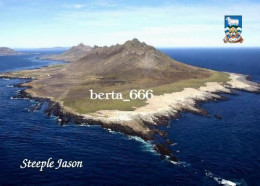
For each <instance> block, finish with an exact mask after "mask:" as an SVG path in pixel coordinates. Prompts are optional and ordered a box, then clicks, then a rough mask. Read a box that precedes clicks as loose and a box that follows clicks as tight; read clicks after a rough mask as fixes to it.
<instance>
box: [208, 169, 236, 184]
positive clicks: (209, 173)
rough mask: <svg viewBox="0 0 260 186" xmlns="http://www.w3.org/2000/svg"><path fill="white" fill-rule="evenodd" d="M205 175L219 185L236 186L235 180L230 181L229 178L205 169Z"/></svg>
mask: <svg viewBox="0 0 260 186" xmlns="http://www.w3.org/2000/svg"><path fill="white" fill-rule="evenodd" d="M205 174H206V176H208V177H210V178H213V179H214V180H215V181H216V182H217V183H218V184H220V185H225V186H236V185H237V183H236V182H232V181H230V180H226V179H223V178H220V177H217V176H215V175H214V174H213V173H211V172H209V171H206V173H205Z"/></svg>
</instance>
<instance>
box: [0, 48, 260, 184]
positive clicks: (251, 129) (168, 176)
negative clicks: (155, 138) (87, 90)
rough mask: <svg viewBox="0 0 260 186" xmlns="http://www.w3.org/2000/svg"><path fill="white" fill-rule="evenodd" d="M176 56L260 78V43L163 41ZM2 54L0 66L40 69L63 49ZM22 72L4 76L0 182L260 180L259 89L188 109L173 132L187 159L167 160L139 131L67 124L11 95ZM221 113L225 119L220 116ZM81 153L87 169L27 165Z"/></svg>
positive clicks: (0, 100) (75, 157)
mask: <svg viewBox="0 0 260 186" xmlns="http://www.w3.org/2000/svg"><path fill="white" fill-rule="evenodd" d="M160 50H161V51H163V52H165V53H166V54H168V55H169V56H171V57H172V58H174V59H176V60H179V61H182V62H185V63H187V64H192V65H196V66H199V67H204V68H210V69H214V70H220V71H227V72H236V73H243V74H247V75H250V76H251V77H252V79H253V81H256V82H260V48H163V49H160ZM26 52H30V53H31V54H28V55H21V56H0V72H7V71H13V70H19V69H33V68H39V67H41V66H46V65H50V64H54V63H61V62H55V61H41V60H38V57H39V56H41V55H44V54H49V53H59V52H61V51H46V50H44V51H41V50H38V51H34V50H31V51H26ZM24 81H26V80H22V79H0V95H1V97H0V165H1V168H0V185H8V184H13V185H17V184H19V185H28V184H30V185H32V184H47V185H64V184H67V185H72V184H73V185H83V184H97V185H99V184H109V185H115V184H126V185H185V186H186V185H220V184H229V185H232V184H234V183H235V184H237V185H260V145H259V144H260V95H257V94H253V93H248V92H241V91H237V93H238V94H237V95H224V96H225V97H227V98H228V100H227V101H220V102H218V103H212V102H209V103H203V104H202V107H203V108H205V109H206V110H207V111H208V112H209V114H210V116H209V117H204V116H199V115H194V114H192V113H182V114H181V117H180V118H179V119H174V120H171V125H170V126H169V127H165V126H164V127H161V128H163V129H164V130H166V131H167V133H168V135H169V138H170V139H171V140H173V141H174V142H175V145H174V146H172V150H173V152H174V154H175V156H176V157H177V158H178V159H179V160H180V161H181V163H180V164H179V165H174V164H172V163H170V162H168V161H166V160H163V159H161V157H160V155H159V154H158V153H156V152H155V151H154V150H153V147H152V145H151V144H149V143H146V142H144V141H143V140H141V139H140V138H137V137H132V136H126V135H123V134H121V133H117V132H112V131H109V130H107V129H102V128H101V127H100V126H98V125H97V126H83V125H76V124H74V123H68V124H66V125H60V124H59V122H58V121H57V119H56V118H55V117H48V116H46V115H45V114H44V112H43V111H44V108H46V105H43V107H42V108H41V109H40V110H33V109H31V108H33V107H34V106H35V105H36V104H37V102H35V101H32V100H28V99H12V97H14V96H16V95H17V92H18V91H19V90H21V88H18V87H13V85H16V84H18V83H21V82H24ZM214 114H218V115H221V116H222V117H223V119H222V120H219V119H217V118H215V117H213V115H214ZM50 157H52V159H53V160H58V159H63V160H80V161H83V167H82V168H74V169H58V170H55V169H44V170H43V171H42V172H40V171H39V170H38V169H20V165H21V164H22V161H23V160H24V159H31V160H37V161H38V160H41V161H42V160H48V158H50Z"/></svg>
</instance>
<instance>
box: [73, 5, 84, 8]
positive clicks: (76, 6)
mask: <svg viewBox="0 0 260 186" xmlns="http://www.w3.org/2000/svg"><path fill="white" fill-rule="evenodd" d="M85 6H86V5H83V4H74V8H83V7H85Z"/></svg>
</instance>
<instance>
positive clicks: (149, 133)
mask: <svg viewBox="0 0 260 186" xmlns="http://www.w3.org/2000/svg"><path fill="white" fill-rule="evenodd" d="M229 77H230V81H229V82H228V83H227V84H226V85H224V84H222V83H217V82H208V83H206V85H205V86H202V87H200V88H198V89H194V88H185V89H184V90H183V91H181V92H174V93H170V94H163V95H160V96H154V98H153V99H151V100H148V101H147V103H148V104H147V105H145V106H142V107H139V108H136V110H134V111H118V110H101V111H99V112H96V113H95V114H94V115H88V114H79V113H76V112H75V111H73V110H71V109H70V108H68V107H65V106H64V105H63V104H62V103H61V102H57V101H55V100H54V99H53V98H51V97H39V96H37V95H36V94H35V93H33V92H30V86H28V85H26V84H27V83H29V82H31V81H33V80H34V79H32V78H28V77H19V78H17V77H12V76H11V75H8V76H5V75H0V78H9V79H28V80H29V81H27V82H25V83H21V84H18V85H17V86H18V87H25V88H26V89H23V90H21V91H20V92H19V94H18V96H17V97H19V98H28V99H32V100H35V101H37V102H39V103H40V105H41V104H42V103H44V102H47V103H48V107H47V108H46V109H45V111H44V113H45V114H47V115H48V116H50V115H54V116H56V117H58V120H59V122H60V123H61V124H65V123H68V122H70V121H73V122H74V123H75V124H88V125H100V126H101V127H103V128H107V129H111V130H113V131H117V132H121V133H123V134H125V135H131V136H138V137H141V138H142V139H143V140H145V141H153V142H154V149H155V150H156V151H157V152H158V153H160V154H161V155H162V156H163V158H167V159H168V158H169V160H170V161H172V162H178V159H177V158H176V157H175V156H174V154H173V152H172V151H171V150H170V149H169V146H170V145H172V144H173V142H172V141H171V140H170V139H168V138H167V133H166V132H165V131H161V130H159V129H158V127H159V126H161V125H168V121H169V120H170V119H177V118H179V117H180V113H181V112H192V113H195V114H199V115H203V116H208V113H207V111H206V110H204V109H202V108H201V103H204V102H209V101H220V100H226V98H225V97H223V96H220V95H219V94H221V93H225V94H234V92H233V90H241V91H248V92H252V93H260V86H259V84H257V83H254V82H252V81H249V79H250V77H249V76H246V75H242V74H234V73H229ZM35 109H38V108H35ZM215 117H218V118H219V119H220V118H221V116H215ZM156 135H157V136H160V138H161V139H162V140H163V142H162V141H161V140H160V141H161V142H156V141H155V136H156Z"/></svg>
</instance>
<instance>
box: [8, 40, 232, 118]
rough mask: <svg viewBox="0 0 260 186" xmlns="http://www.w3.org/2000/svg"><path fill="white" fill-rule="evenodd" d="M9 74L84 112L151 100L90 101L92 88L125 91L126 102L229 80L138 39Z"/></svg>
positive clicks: (43, 94)
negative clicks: (134, 95)
mask: <svg viewBox="0 0 260 186" xmlns="http://www.w3.org/2000/svg"><path fill="white" fill-rule="evenodd" d="M6 75H10V76H12V77H31V78H35V80H33V81H32V82H29V83H26V84H25V85H27V86H30V87H31V88H30V89H27V90H26V91H27V92H28V93H30V94H31V95H33V96H37V97H48V98H51V99H52V100H54V101H57V102H60V103H62V104H63V105H64V106H65V107H66V108H67V109H69V110H70V111H72V112H75V113H80V114H93V113H95V112H97V111H100V110H121V111H133V110H135V109H136V107H140V106H144V105H145V104H147V103H146V100H132V101H130V102H123V101H122V100H111V99H110V100H91V99H90V92H89V90H90V89H93V90H94V92H97V93H99V92H103V93H106V92H112V91H115V92H121V93H123V97H124V98H125V99H126V98H128V96H129V92H130V91H131V90H132V89H146V90H147V89H151V90H153V92H154V95H162V94H164V93H172V92H180V91H182V90H183V89H184V88H199V87H201V86H203V85H205V83H207V82H222V83H226V82H227V81H228V80H229V78H228V74H225V73H222V72H217V71H212V70H208V69H203V68H198V67H194V66H190V65H186V64H183V63H180V62H177V61H175V60H173V59H171V58H170V57H168V56H167V55H165V54H163V53H161V52H160V51H158V50H156V49H155V48H154V47H152V46H149V45H147V44H145V43H141V42H139V41H138V40H137V39H134V40H131V41H127V42H126V43H124V44H123V45H114V46H111V47H94V48H93V49H92V50H89V51H88V52H86V53H85V55H84V56H83V57H82V58H80V59H79V60H77V61H73V62H71V63H67V64H63V65H57V66H51V67H46V68H42V69H35V70H27V71H20V72H13V73H9V74H6Z"/></svg>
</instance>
